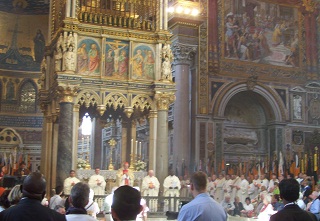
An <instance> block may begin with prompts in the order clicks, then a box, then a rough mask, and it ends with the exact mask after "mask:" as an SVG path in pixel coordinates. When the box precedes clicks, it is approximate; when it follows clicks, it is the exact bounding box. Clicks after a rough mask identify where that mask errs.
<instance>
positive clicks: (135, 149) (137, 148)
mask: <svg viewBox="0 0 320 221" xmlns="http://www.w3.org/2000/svg"><path fill="white" fill-rule="evenodd" d="M137 151H138V141H137V140H136V149H135V154H136V155H137V153H138V152H137Z"/></svg>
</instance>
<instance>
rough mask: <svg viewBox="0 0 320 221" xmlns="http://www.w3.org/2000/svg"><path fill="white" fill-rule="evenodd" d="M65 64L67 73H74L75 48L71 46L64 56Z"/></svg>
mask: <svg viewBox="0 0 320 221" xmlns="http://www.w3.org/2000/svg"><path fill="white" fill-rule="evenodd" d="M63 64H64V70H66V71H74V70H75V67H74V53H73V47H72V46H71V45H70V46H69V48H68V51H66V52H65V53H64V55H63Z"/></svg>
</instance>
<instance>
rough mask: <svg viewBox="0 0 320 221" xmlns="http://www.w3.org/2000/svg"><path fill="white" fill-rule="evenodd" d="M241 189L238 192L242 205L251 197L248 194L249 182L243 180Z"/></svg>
mask: <svg viewBox="0 0 320 221" xmlns="http://www.w3.org/2000/svg"><path fill="white" fill-rule="evenodd" d="M239 187H240V189H239V190H238V192H237V196H238V197H239V199H240V202H241V203H242V204H245V201H246V198H247V197H248V196H249V194H248V187H249V182H248V181H247V180H246V179H243V180H241V182H240V185H239Z"/></svg>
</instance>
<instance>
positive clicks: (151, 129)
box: [149, 111, 158, 170]
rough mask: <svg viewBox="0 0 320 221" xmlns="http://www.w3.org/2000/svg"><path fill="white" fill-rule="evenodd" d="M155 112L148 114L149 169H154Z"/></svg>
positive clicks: (155, 144)
mask: <svg viewBox="0 0 320 221" xmlns="http://www.w3.org/2000/svg"><path fill="white" fill-rule="evenodd" d="M157 118H158V115H157V111H150V113H149V169H150V170H155V168H156V162H155V159H156V146H157Z"/></svg>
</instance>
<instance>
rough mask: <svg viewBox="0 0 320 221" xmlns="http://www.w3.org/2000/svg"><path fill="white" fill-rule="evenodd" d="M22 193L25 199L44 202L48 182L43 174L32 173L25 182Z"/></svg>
mask: <svg viewBox="0 0 320 221" xmlns="http://www.w3.org/2000/svg"><path fill="white" fill-rule="evenodd" d="M22 193H23V196H24V197H29V198H35V199H39V200H42V199H43V197H44V195H45V193H46V180H45V179H44V177H43V176H42V174H41V173H38V172H33V173H30V174H29V175H28V176H27V177H26V178H25V179H24V181H23V184H22Z"/></svg>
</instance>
